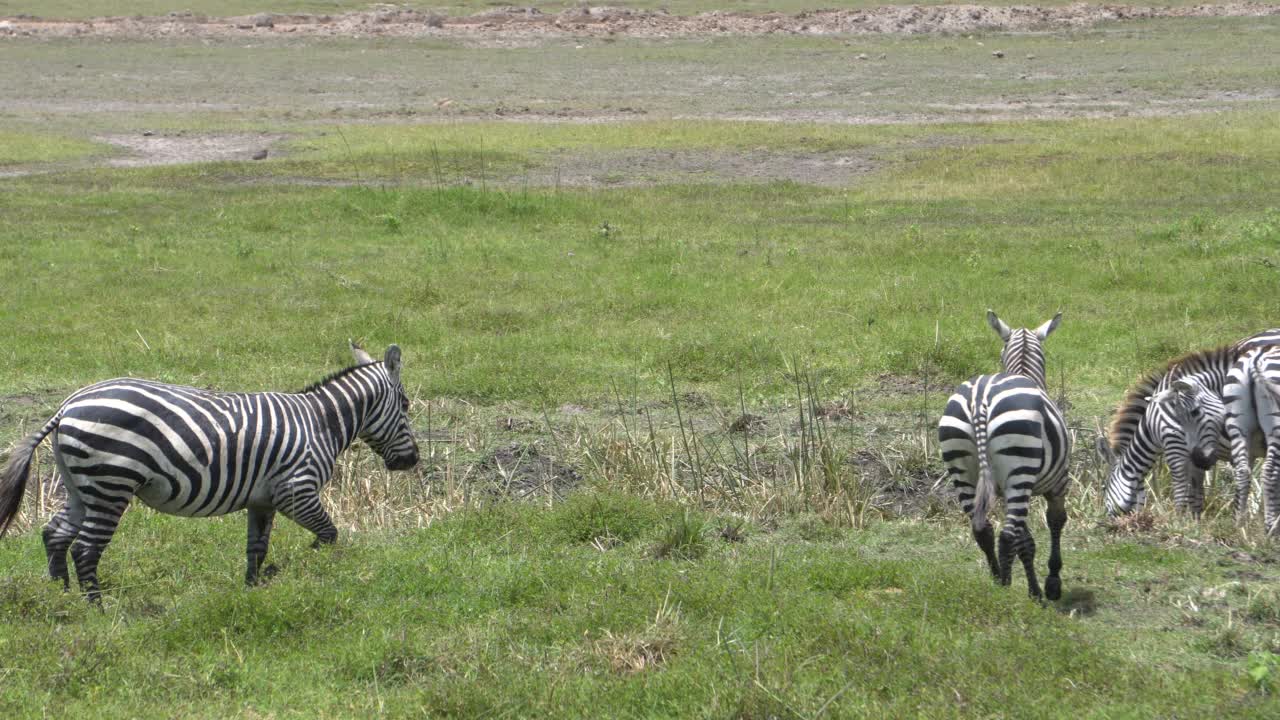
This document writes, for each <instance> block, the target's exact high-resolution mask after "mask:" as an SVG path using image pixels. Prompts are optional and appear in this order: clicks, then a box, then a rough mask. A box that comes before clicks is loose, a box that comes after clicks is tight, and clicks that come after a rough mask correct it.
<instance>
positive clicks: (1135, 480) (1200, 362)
mask: <svg viewBox="0 0 1280 720" xmlns="http://www.w3.org/2000/svg"><path fill="white" fill-rule="evenodd" d="M1272 345H1280V329H1271V330H1264V331H1263V332H1260V333H1257V334H1255V335H1251V336H1249V337H1247V338H1245V339H1243V340H1241V341H1239V342H1237V343H1234V344H1232V345H1227V346H1224V347H1219V348H1214V349H1211V350H1201V351H1196V352H1192V353H1188V354H1186V355H1183V356H1181V357H1178V358H1174V359H1173V360H1171V361H1170V362H1169V363H1168V364H1166V366H1165V367H1164V368H1161V369H1159V370H1156V371H1154V372H1152V373H1149V374H1147V375H1145V376H1144V377H1142V378H1140V379H1139V380H1138V381H1137V382H1136V383H1135V384H1134V385H1133V386H1132V387H1131V388H1130V389H1129V390H1128V392H1126V393H1125V398H1124V400H1123V401H1121V403H1120V405H1119V406H1118V407H1117V408H1116V410H1115V412H1114V413H1113V414H1112V419H1111V423H1110V426H1109V427H1108V429H1107V434H1106V437H1105V438H1100V439H1099V442H1098V450H1099V452H1101V453H1102V455H1103V457H1104V458H1105V459H1106V460H1107V462H1108V464H1109V465H1110V470H1109V471H1108V473H1107V482H1106V495H1105V505H1106V509H1107V513H1108V514H1110V515H1116V514H1119V513H1127V512H1131V511H1133V510H1134V509H1136V508H1141V507H1142V506H1144V505H1145V504H1146V497H1147V491H1146V476H1147V474H1148V473H1149V472H1150V471H1151V469H1152V467H1154V465H1155V462H1156V460H1157V459H1158V458H1159V457H1160V456H1161V455H1163V456H1164V460H1165V464H1166V465H1168V466H1169V476H1170V481H1171V485H1172V487H1173V501H1174V506H1175V507H1177V508H1178V509H1183V510H1186V511H1188V512H1190V513H1191V515H1192V516H1195V517H1199V515H1200V513H1201V512H1203V510H1204V474H1205V472H1206V471H1208V470H1210V469H1212V468H1213V466H1214V464H1215V463H1217V461H1218V459H1219V457H1220V456H1225V455H1226V451H1227V449H1228V447H1229V446H1228V439H1227V437H1226V435H1225V434H1224V429H1225V424H1226V414H1227V410H1226V406H1225V405H1224V404H1223V401H1222V393H1223V389H1224V385H1225V384H1226V380H1227V374H1228V373H1229V372H1230V371H1231V368H1232V366H1233V365H1234V364H1235V363H1236V361H1237V360H1238V359H1239V357H1240V356H1241V354H1242V353H1245V352H1247V351H1249V350H1251V349H1254V348H1260V347H1269V346H1272Z"/></svg>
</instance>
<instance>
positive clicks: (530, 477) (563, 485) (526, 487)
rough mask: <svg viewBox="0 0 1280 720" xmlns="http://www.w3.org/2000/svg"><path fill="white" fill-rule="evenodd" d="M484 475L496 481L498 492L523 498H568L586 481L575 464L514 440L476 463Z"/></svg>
mask: <svg viewBox="0 0 1280 720" xmlns="http://www.w3.org/2000/svg"><path fill="white" fill-rule="evenodd" d="M476 469H477V470H479V471H480V473H481V476H482V477H485V478H487V479H489V480H491V481H492V483H493V490H494V492H496V493H498V494H502V495H506V496H509V497H513V498H517V499H520V500H529V499H535V498H539V497H545V496H546V495H547V494H548V493H553V494H555V496H556V497H564V495H565V494H566V493H568V492H569V491H570V490H572V489H573V488H575V487H577V486H578V485H579V484H580V483H581V482H582V476H581V475H580V474H579V473H578V471H577V470H576V469H575V468H573V467H572V466H569V465H566V464H564V463H562V462H560V461H559V460H557V459H555V458H553V457H551V456H549V455H544V454H543V453H542V451H541V450H539V449H538V448H537V446H535V445H523V444H521V443H511V444H508V445H504V446H503V447H500V448H498V449H497V450H495V451H494V452H493V454H491V455H489V456H488V457H486V458H485V459H483V460H481V461H480V463H479V464H477V465H476Z"/></svg>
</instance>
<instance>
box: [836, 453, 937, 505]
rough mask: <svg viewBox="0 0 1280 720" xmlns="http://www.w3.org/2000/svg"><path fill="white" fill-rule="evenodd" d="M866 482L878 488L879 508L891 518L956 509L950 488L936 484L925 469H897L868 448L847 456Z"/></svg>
mask: <svg viewBox="0 0 1280 720" xmlns="http://www.w3.org/2000/svg"><path fill="white" fill-rule="evenodd" d="M848 462H849V464H850V465H852V466H853V467H855V468H857V470H858V472H859V473H861V474H862V478H863V480H864V481H866V482H871V483H873V484H875V485H876V486H877V487H878V488H879V489H880V500H881V509H882V512H884V513H885V514H886V515H888V516H890V517H901V518H932V517H938V516H940V515H945V514H948V513H949V512H955V511H958V510H959V507H958V506H956V505H954V503H953V502H951V495H950V492H949V488H947V487H944V486H942V485H940V484H938V482H937V480H936V479H935V478H934V477H933V476H931V475H930V474H929V472H928V470H927V469H926V468H923V467H922V468H913V469H904V468H899V469H897V470H896V471H895V470H894V469H893V468H890V467H889V466H888V465H886V464H885V462H884V460H883V459H882V458H880V457H878V456H877V455H876V454H875V453H873V452H871V451H869V450H859V451H857V452H855V453H853V455H851V456H850V457H849V460H848Z"/></svg>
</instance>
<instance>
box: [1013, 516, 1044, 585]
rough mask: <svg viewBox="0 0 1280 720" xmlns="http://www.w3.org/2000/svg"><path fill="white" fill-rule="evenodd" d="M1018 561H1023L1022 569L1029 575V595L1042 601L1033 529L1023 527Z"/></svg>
mask: <svg viewBox="0 0 1280 720" xmlns="http://www.w3.org/2000/svg"><path fill="white" fill-rule="evenodd" d="M1018 559H1019V560H1021V561H1022V569H1023V571H1025V572H1026V573H1027V594H1028V595H1030V596H1031V597H1033V598H1035V599H1036V600H1039V599H1040V583H1039V582H1037V580H1036V541H1035V538H1033V537H1031V528H1029V527H1027V526H1026V525H1023V526H1022V532H1021V537H1020V538H1019V542H1018Z"/></svg>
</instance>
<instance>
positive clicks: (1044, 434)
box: [938, 313, 1071, 600]
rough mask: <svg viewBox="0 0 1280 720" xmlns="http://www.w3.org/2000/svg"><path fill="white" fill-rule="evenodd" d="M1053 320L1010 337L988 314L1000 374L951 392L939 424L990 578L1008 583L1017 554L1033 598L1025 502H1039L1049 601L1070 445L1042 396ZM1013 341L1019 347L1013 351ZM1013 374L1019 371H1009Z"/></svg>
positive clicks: (1057, 568) (1054, 593) (1058, 586)
mask: <svg viewBox="0 0 1280 720" xmlns="http://www.w3.org/2000/svg"><path fill="white" fill-rule="evenodd" d="M1060 315H1061V314H1059V317H1060ZM1059 317H1055V318H1054V319H1053V320H1051V321H1050V322H1048V323H1046V324H1045V325H1042V326H1041V327H1040V328H1039V329H1037V330H1035V331H1028V330H1015V331H1009V330H1008V328H1007V326H1005V325H1004V323H1002V322H999V319H998V318H996V317H995V314H994V313H989V314H988V322H989V323H990V324H991V326H992V327H993V328H994V329H995V330H996V332H998V333H999V334H1000V336H1001V337H1002V338H1004V340H1005V349H1004V352H1003V353H1002V354H1001V362H1002V364H1003V366H1004V368H1005V372H1001V373H997V374H994V375H980V376H978V377H976V378H973V379H971V380H969V381H968V382H966V383H964V384H963V385H961V386H960V387H959V388H957V389H956V392H955V394H953V395H952V396H951V398H950V400H948V402H947V408H946V410H945V411H944V413H943V415H942V419H941V420H940V421H939V423H938V441H939V444H940V446H941V450H942V461H943V463H945V464H946V466H947V473H948V474H949V475H950V476H951V480H952V483H953V485H954V486H955V489H956V497H957V499H958V500H959V501H960V506H961V508H963V509H964V511H965V513H967V514H968V515H969V518H970V521H971V523H972V527H973V537H974V540H976V541H977V543H978V547H980V548H981V549H982V551H983V553H984V554H985V555H986V558H987V564H988V565H989V567H990V568H991V573H992V575H993V576H994V577H996V578H997V579H998V580H999V581H1000V582H1001V583H1002V584H1005V585H1008V584H1009V583H1010V581H1011V575H1012V570H1013V556H1014V555H1015V554H1017V556H1018V558H1019V559H1020V560H1021V561H1022V566H1023V569H1024V571H1025V572H1026V575H1027V589H1028V592H1029V593H1030V594H1031V595H1032V596H1033V597H1039V596H1040V585H1039V583H1038V582H1037V581H1036V572H1035V541H1034V540H1033V539H1032V537H1031V531H1030V528H1029V527H1028V526H1027V517H1028V514H1029V512H1030V502H1031V497H1032V496H1033V495H1043V496H1044V497H1045V499H1046V501H1047V502H1048V509H1047V511H1046V513H1045V519H1046V521H1047V522H1048V525H1049V533H1050V537H1051V543H1052V545H1051V549H1050V552H1049V576H1048V577H1047V578H1046V579H1045V587H1044V592H1045V595H1046V596H1047V597H1048V598H1049V599H1051V600H1056V599H1058V597H1059V596H1060V595H1061V593H1062V581H1061V579H1060V575H1059V574H1060V572H1061V570H1062V553H1061V540H1062V529H1063V527H1064V526H1065V525H1066V522H1067V510H1066V497H1067V491H1068V488H1069V483H1070V477H1069V476H1068V474H1067V458H1068V456H1069V455H1070V453H1071V442H1070V437H1069V435H1068V433H1067V425H1066V422H1065V420H1064V419H1063V417H1062V413H1061V412H1060V411H1059V410H1058V407H1057V406H1056V405H1055V404H1054V403H1053V401H1052V400H1050V399H1049V396H1048V395H1047V394H1046V393H1045V388H1044V385H1043V382H1044V377H1045V375H1044V352H1043V349H1042V346H1041V341H1042V340H1043V339H1044V338H1045V337H1047V336H1048V334H1049V333H1050V332H1052V330H1053V329H1054V328H1055V327H1056V326H1057V323H1058V321H1059ZM1002 328H1003V330H1002ZM1011 342H1016V343H1018V344H1017V345H1015V346H1013V347H1011ZM1013 368H1016V369H1018V370H1019V371H1020V372H1016V373H1015V372H1011V371H1010V370H1011V369H1013ZM997 494H999V495H1000V496H1001V497H1003V498H1004V501H1005V522H1004V526H1003V527H1002V529H1001V531H1000V547H999V555H998V556H997V554H996V547H995V536H994V531H993V529H992V527H991V524H990V522H989V520H988V518H987V513H988V511H989V509H990V507H991V505H992V504H994V501H995V498H996V496H997Z"/></svg>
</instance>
